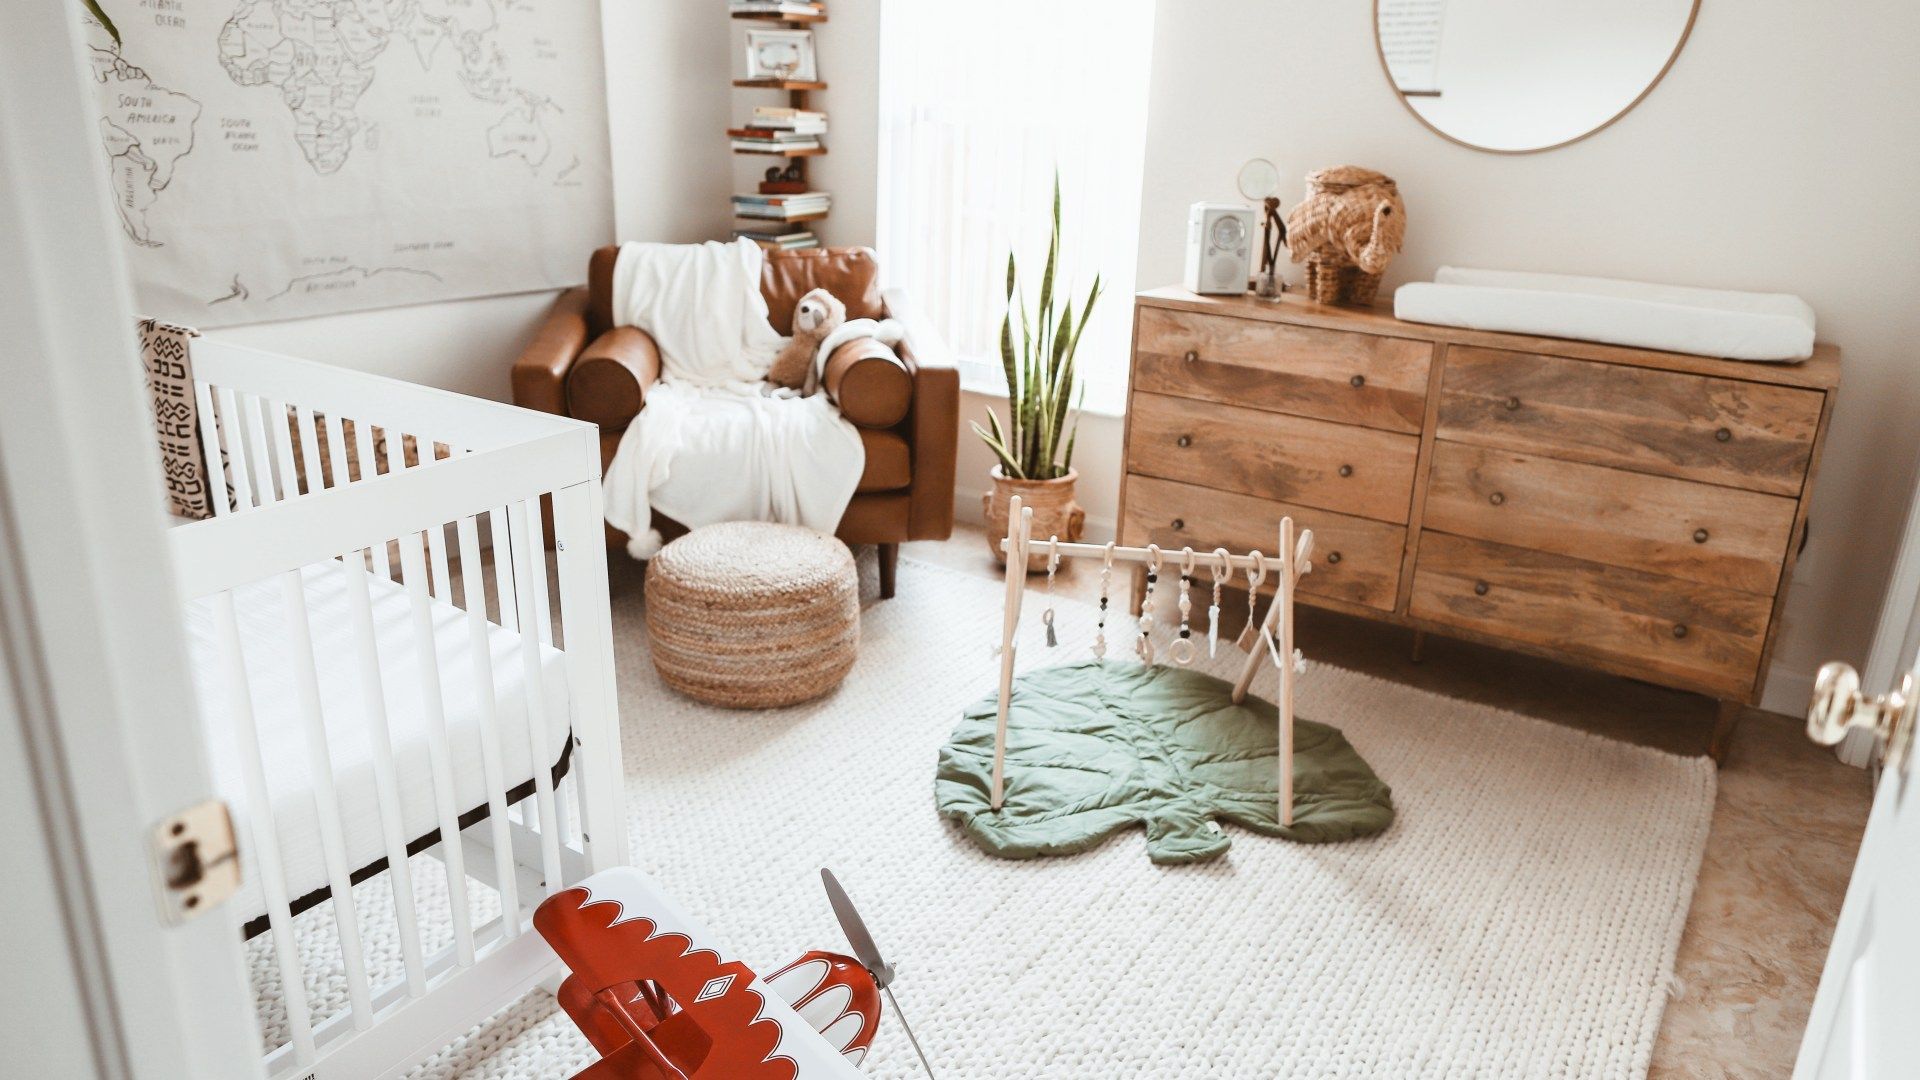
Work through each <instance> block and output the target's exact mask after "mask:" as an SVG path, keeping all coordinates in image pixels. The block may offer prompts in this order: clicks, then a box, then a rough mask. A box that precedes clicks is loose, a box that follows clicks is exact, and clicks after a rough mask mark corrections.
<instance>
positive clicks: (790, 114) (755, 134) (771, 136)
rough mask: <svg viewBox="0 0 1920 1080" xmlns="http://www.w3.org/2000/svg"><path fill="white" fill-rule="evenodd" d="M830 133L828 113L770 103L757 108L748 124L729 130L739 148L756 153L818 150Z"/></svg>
mask: <svg viewBox="0 0 1920 1080" xmlns="http://www.w3.org/2000/svg"><path fill="white" fill-rule="evenodd" d="M826 132H827V114H826V113H822V112H809V111H807V110H805V109H787V108H774V107H771V106H766V105H762V106H760V107H759V108H757V109H755V110H753V118H752V119H750V120H748V121H747V125H746V126H745V127H737V128H728V129H727V134H728V135H729V136H731V137H732V139H733V148H734V149H735V150H745V151H748V152H749V153H755V154H784V153H787V152H789V151H793V150H818V149H820V136H822V135H824V134H826Z"/></svg>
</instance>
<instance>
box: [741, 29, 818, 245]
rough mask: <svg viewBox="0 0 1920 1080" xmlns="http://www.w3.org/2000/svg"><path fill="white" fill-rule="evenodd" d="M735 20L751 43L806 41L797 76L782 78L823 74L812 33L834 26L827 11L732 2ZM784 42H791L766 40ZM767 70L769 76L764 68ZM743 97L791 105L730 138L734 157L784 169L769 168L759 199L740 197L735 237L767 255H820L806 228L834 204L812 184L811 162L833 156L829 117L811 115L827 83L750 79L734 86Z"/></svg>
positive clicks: (760, 112)
mask: <svg viewBox="0 0 1920 1080" xmlns="http://www.w3.org/2000/svg"><path fill="white" fill-rule="evenodd" d="M728 15H729V17H731V18H733V19H735V20H738V21H741V22H744V23H747V24H749V28H748V35H749V39H750V45H751V39H752V36H753V35H754V33H755V32H756V31H766V30H776V31H778V30H784V31H793V32H796V33H799V34H804V35H805V37H804V48H803V50H802V52H801V55H802V56H803V57H804V58H805V60H804V63H803V64H802V65H801V66H800V67H799V68H798V69H796V68H794V67H793V66H791V65H780V66H777V67H775V68H774V71H775V72H776V73H784V72H791V73H794V74H801V73H804V74H813V71H812V68H815V67H817V66H818V59H817V57H816V56H815V55H814V52H813V28H814V27H816V26H819V25H820V24H822V23H825V22H826V21H827V11H826V5H825V4H824V3H818V2H813V3H809V2H803V0H731V3H730V5H729V11H728ZM765 36H785V35H765ZM762 70H765V68H762ZM733 85H734V87H735V88H736V89H741V90H758V91H774V92H777V93H780V94H783V95H785V104H783V105H770V104H759V105H756V106H755V107H754V108H753V109H752V110H751V112H750V113H749V115H748V117H747V118H746V119H745V120H744V121H742V122H741V125H740V126H739V127H737V128H730V129H728V131H727V137H728V139H729V140H730V141H731V144H732V149H733V152H734V153H735V154H740V155H743V156H748V157H757V158H761V159H768V158H771V159H773V160H774V161H776V162H779V163H780V164H774V165H770V166H768V168H767V169H766V171H765V173H764V174H763V175H764V178H763V179H761V180H760V181H759V182H758V190H757V191H756V192H754V193H741V194H736V195H735V196H734V197H733V207H732V208H733V212H734V225H733V234H734V235H735V236H736V237H738V236H748V237H751V238H752V239H753V240H754V241H755V242H756V243H758V244H759V245H760V246H761V247H764V248H769V249H774V250H791V249H795V248H804V247H818V246H819V245H820V240H819V237H817V236H815V235H814V232H813V230H812V229H810V228H806V227H805V223H807V222H813V221H820V220H822V219H824V218H825V217H826V216H827V215H828V212H829V210H828V208H829V206H830V204H831V199H830V197H829V196H828V195H827V194H826V193H825V192H820V191H815V190H814V189H813V187H812V184H811V181H810V180H809V178H808V172H809V170H808V168H807V163H808V159H810V158H816V157H819V156H821V155H823V154H825V153H826V152H827V148H826V145H825V143H824V141H823V140H824V138H825V135H826V116H825V114H824V113H820V112H818V111H817V110H815V109H814V108H812V105H811V102H810V98H809V95H810V94H811V93H812V92H813V91H816V90H825V89H826V88H827V84H826V83H825V82H823V81H821V80H820V79H818V78H817V77H816V78H812V79H794V78H763V77H749V78H739V79H734V80H733Z"/></svg>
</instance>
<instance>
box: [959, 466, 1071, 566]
mask: <svg viewBox="0 0 1920 1080" xmlns="http://www.w3.org/2000/svg"><path fill="white" fill-rule="evenodd" d="M988 475H990V476H991V477H992V478H993V490H992V491H988V492H984V493H982V494H981V496H980V508H981V509H982V510H983V511H985V512H986V516H987V546H988V547H989V548H992V549H993V557H994V558H995V559H998V560H999V561H1000V562H1002V563H1005V562H1006V561H1007V556H1006V554H1005V553H1004V552H1002V551H1001V550H1000V541H1002V540H1005V539H1006V538H1007V504H1008V502H1009V501H1010V500H1012V498H1013V497H1014V496H1015V495H1018V496H1020V505H1022V506H1031V507H1033V544H1034V547H1035V548H1036V549H1037V548H1039V546H1040V545H1041V544H1043V543H1045V541H1046V539H1047V537H1049V536H1058V537H1059V538H1060V539H1062V540H1069V541H1071V540H1078V539H1080V534H1081V532H1082V531H1083V530H1084V529H1085V528H1086V524H1087V512H1086V511H1085V510H1082V509H1080V504H1079V503H1077V502H1074V501H1073V482H1074V481H1075V480H1078V479H1079V478H1080V473H1079V470H1077V469H1068V470H1067V475H1065V476H1062V477H1060V478H1058V479H1055V480H1012V479H1008V478H1007V477H1006V476H1004V475H1002V474H1001V472H1000V466H998V465H995V466H994V467H993V472H991V473H990V474H988ZM1046 568H1047V556H1046V552H1045V551H1041V552H1040V554H1038V555H1035V554H1031V553H1029V555H1028V556H1027V573H1029V574H1032V573H1037V572H1039V571H1041V570H1045V569H1046Z"/></svg>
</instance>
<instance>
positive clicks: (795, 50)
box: [747, 30, 820, 82]
mask: <svg viewBox="0 0 1920 1080" xmlns="http://www.w3.org/2000/svg"><path fill="white" fill-rule="evenodd" d="M747 78H749V79H787V80H791V81H793V82H818V81H819V79H820V68H819V65H818V64H817V63H815V62H814V56H813V31H811V30H749V31H747Z"/></svg>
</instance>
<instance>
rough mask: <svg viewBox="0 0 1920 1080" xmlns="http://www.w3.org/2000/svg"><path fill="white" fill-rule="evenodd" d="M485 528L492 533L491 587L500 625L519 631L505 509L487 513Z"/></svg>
mask: <svg viewBox="0 0 1920 1080" xmlns="http://www.w3.org/2000/svg"><path fill="white" fill-rule="evenodd" d="M487 527H488V528H489V529H491V530H492V532H493V587H494V592H495V594H496V595H497V602H498V604H499V606H500V625H501V626H503V627H506V628H507V629H508V630H518V629H520V618H519V613H518V612H516V611H515V610H514V607H515V604H514V599H513V597H514V588H513V541H512V539H511V538H510V537H509V535H508V533H509V530H508V528H507V508H506V507H504V506H501V507H495V508H494V509H492V510H489V511H487Z"/></svg>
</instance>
